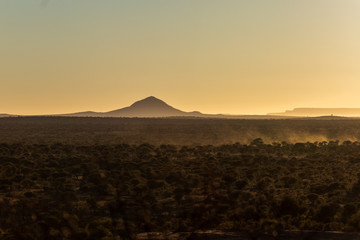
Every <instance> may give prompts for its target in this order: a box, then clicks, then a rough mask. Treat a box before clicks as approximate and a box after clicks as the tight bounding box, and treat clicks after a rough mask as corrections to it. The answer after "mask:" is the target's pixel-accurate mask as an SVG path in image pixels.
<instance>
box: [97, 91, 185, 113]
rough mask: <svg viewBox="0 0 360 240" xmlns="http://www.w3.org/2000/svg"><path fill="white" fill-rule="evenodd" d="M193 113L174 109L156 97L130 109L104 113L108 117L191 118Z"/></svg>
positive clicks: (141, 101)
mask: <svg viewBox="0 0 360 240" xmlns="http://www.w3.org/2000/svg"><path fill="white" fill-rule="evenodd" d="M191 114H192V113H187V112H183V111H181V110H179V109H176V108H173V107H172V106H170V105H168V104H167V103H165V102H164V101H162V100H160V99H158V98H156V97H152V96H151V97H148V98H145V99H143V100H140V101H137V102H135V103H133V104H132V105H131V106H129V107H125V108H122V109H118V110H114V111H110V112H107V113H104V115H106V116H107V117H171V116H189V115H191Z"/></svg>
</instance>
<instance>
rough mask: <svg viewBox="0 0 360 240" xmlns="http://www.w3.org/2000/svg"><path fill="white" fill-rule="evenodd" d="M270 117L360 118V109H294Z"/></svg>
mask: <svg viewBox="0 0 360 240" xmlns="http://www.w3.org/2000/svg"><path fill="white" fill-rule="evenodd" d="M268 115H273V116H274V115H275V116H297V117H320V116H343V117H360V108H294V109H293V110H286V111H285V112H282V113H269V114H268Z"/></svg>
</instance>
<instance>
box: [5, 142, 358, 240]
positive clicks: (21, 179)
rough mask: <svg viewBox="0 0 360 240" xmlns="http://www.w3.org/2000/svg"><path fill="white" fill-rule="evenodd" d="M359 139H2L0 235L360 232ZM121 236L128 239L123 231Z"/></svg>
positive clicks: (113, 236) (94, 236) (76, 236)
mask: <svg viewBox="0 0 360 240" xmlns="http://www.w3.org/2000/svg"><path fill="white" fill-rule="evenodd" d="M359 150H360V144H359V143H358V142H350V141H345V142H340V143H339V142H337V141H333V142H314V143H310V142H308V143H296V144H289V143H286V142H282V143H273V144H264V143H263V141H262V139H255V140H253V141H252V142H251V143H250V144H246V145H243V144H239V143H237V144H229V145H220V146H211V145H208V146H193V147H191V146H183V147H181V146H174V145H160V146H154V145H150V144H141V145H129V144H118V145H116V144H114V145H88V146H84V145H76V144H61V143H57V144H55V143H49V144H30V143H27V144H25V143H18V144H10V143H3V144H0V170H1V172H0V239H4V240H10V239H82V240H83V239H96V240H98V239H134V238H135V237H136V234H138V233H143V232H194V231H196V230H201V229H202V230H207V229H218V230H231V231H257V232H268V233H271V234H272V235H273V236H274V237H276V236H277V234H279V233H281V231H283V230H316V231H360V151H359ZM120 237H121V238H120Z"/></svg>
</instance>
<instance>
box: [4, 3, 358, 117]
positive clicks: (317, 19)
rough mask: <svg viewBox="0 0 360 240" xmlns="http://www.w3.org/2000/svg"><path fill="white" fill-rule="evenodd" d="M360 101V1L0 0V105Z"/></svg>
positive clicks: (53, 107) (44, 109) (191, 106)
mask: <svg viewBox="0 0 360 240" xmlns="http://www.w3.org/2000/svg"><path fill="white" fill-rule="evenodd" d="M150 95H153V96H156V97H158V98H160V99H162V100H164V101H166V102H167V103H169V104H170V105H172V106H174V107H176V108H180V109H182V110H185V111H192V110H199V111H201V112H205V113H238V114H243V113H248V114H252V113H257V114H262V113H268V112H279V111H283V110H285V109H292V108H294V107H360V1H359V0H272V1H269V0H127V1H125V0H50V1H48V2H47V1H46V0H0V113H1V112H3V113H16V114H50V113H66V112H77V111H85V110H94V111H108V110H113V109H117V108H121V107H125V106H127V105H129V104H131V103H132V102H134V101H136V100H139V99H142V98H145V97H147V96H150Z"/></svg>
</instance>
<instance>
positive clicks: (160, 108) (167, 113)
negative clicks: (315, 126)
mask: <svg viewBox="0 0 360 240" xmlns="http://www.w3.org/2000/svg"><path fill="white" fill-rule="evenodd" d="M7 116H21V115H6V114H0V118H2V117H7ZM27 116H29V115H27ZM32 116H45V117H46V116H52V117H56V116H61V117H126V118H169V117H170V118H195V117H196V118H227V119H283V118H292V117H286V116H270V115H228V114H203V113H201V112H198V111H193V112H185V111H181V110H179V109H176V108H174V107H172V106H170V105H168V104H167V103H166V102H164V101H162V100H160V99H158V98H156V97H154V96H150V97H147V98H145V99H142V100H140V101H137V102H135V103H133V104H132V105H130V106H128V107H124V108H120V109H117V110H113V111H109V112H94V111H85V112H77V113H69V114H52V115H32Z"/></svg>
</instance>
